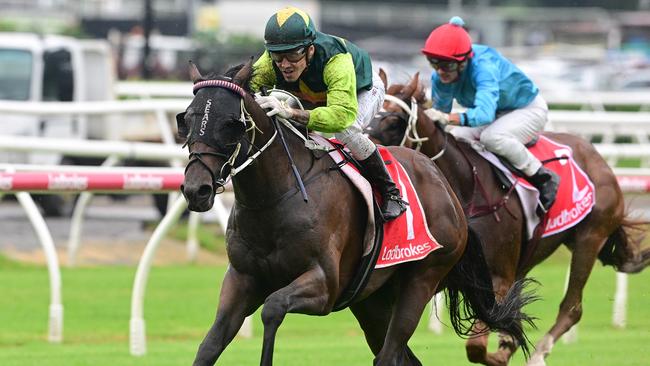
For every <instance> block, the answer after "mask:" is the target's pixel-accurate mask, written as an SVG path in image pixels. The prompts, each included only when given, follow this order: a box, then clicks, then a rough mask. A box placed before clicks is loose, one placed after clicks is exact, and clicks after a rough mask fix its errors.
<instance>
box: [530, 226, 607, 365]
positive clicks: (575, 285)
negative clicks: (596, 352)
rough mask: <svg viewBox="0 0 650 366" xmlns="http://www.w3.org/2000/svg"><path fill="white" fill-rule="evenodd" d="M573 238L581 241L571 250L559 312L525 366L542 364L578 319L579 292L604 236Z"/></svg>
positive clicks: (581, 290)
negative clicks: (566, 280) (567, 278)
mask: <svg viewBox="0 0 650 366" xmlns="http://www.w3.org/2000/svg"><path fill="white" fill-rule="evenodd" d="M592 226H593V225H592ZM593 230H597V229H593ZM576 238H581V239H579V240H576V243H575V247H574V249H573V255H572V257H571V267H570V275H569V284H568V287H567V291H566V294H565V295H564V299H562V302H561V303H560V312H559V313H558V316H557V319H556V320H555V324H553V326H552V327H551V329H550V330H549V331H548V332H547V333H546V334H545V335H544V337H543V338H542V339H541V340H540V341H539V342H538V343H537V345H536V346H535V352H534V353H533V355H532V356H531V357H530V359H529V361H528V363H527V365H528V366H544V365H546V363H545V361H544V359H545V358H546V357H547V356H548V355H549V354H550V353H551V349H552V348H553V345H554V344H555V342H556V341H557V340H558V339H559V338H560V337H561V336H562V335H563V334H564V333H566V332H567V331H568V330H569V329H571V327H572V326H574V325H575V324H577V323H578V322H579V321H580V318H581V317H582V295H583V290H584V288H585V284H586V283H587V279H588V278H589V275H590V274H591V270H592V269H593V266H594V263H595V262H596V259H597V256H598V252H599V251H600V249H601V248H602V247H603V245H604V244H605V240H606V238H607V235H603V234H602V233H600V232H593V231H592V232H590V233H588V234H587V235H584V236H583V235H580V233H578V234H577V235H576Z"/></svg>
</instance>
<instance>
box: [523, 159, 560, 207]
mask: <svg viewBox="0 0 650 366" xmlns="http://www.w3.org/2000/svg"><path fill="white" fill-rule="evenodd" d="M528 181H529V182H530V183H532V184H533V185H534V186H535V188H537V190H539V201H540V202H541V204H542V207H543V208H544V211H546V212H548V209H549V208H551V206H552V205H553V202H555V196H556V195H557V188H558V187H559V185H560V176H559V175H557V174H556V173H555V172H554V171H552V170H550V169H546V168H545V167H544V166H542V167H540V168H539V170H538V171H537V172H536V173H535V174H534V175H533V176H530V177H528Z"/></svg>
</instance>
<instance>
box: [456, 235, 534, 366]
mask: <svg viewBox="0 0 650 366" xmlns="http://www.w3.org/2000/svg"><path fill="white" fill-rule="evenodd" d="M530 282H534V280H532V279H528V278H524V279H521V280H518V281H516V282H515V283H514V284H513V285H512V287H511V288H510V290H508V293H507V294H506V296H505V297H504V298H503V299H502V300H501V301H500V302H497V300H496V297H495V294H494V289H493V287H492V279H491V276H490V271H489V269H488V266H487V262H486V261H485V256H484V255H483V249H482V247H481V244H480V238H479V237H478V235H477V234H476V233H474V231H473V230H471V229H470V230H469V236H468V243H467V249H465V253H463V256H462V257H461V259H460V261H459V262H458V263H456V265H455V266H454V267H453V268H452V270H451V271H450V272H449V274H448V276H447V282H446V284H447V306H448V307H449V314H450V322H451V325H452V327H453V328H454V331H455V332H456V334H458V335H459V336H461V337H467V336H469V335H470V334H474V332H475V331H476V329H472V324H473V323H474V322H475V321H476V320H480V321H481V322H483V323H484V324H485V326H486V327H485V329H484V330H483V331H485V332H488V331H501V332H503V333H507V334H509V335H511V336H512V337H513V338H514V339H515V340H516V341H517V342H518V343H519V345H520V346H521V349H522V352H523V353H524V355H525V356H526V357H528V355H529V354H530V351H529V345H530V341H529V340H528V337H527V336H526V334H525V332H524V328H523V325H524V323H525V324H528V325H530V326H531V327H535V325H534V324H533V320H534V318H532V317H530V316H528V315H527V314H525V313H523V312H522V308H523V307H524V306H526V305H528V304H529V303H531V302H533V301H535V300H537V299H538V297H537V296H536V295H534V294H533V293H532V292H529V291H527V292H524V288H525V287H526V286H527V285H528V284H529V283H530ZM461 294H462V297H461Z"/></svg>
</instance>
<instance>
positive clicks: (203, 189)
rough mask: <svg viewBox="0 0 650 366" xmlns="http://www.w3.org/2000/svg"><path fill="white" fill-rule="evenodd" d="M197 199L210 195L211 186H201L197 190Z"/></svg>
mask: <svg viewBox="0 0 650 366" xmlns="http://www.w3.org/2000/svg"><path fill="white" fill-rule="evenodd" d="M198 194H199V197H203V196H209V195H211V194H212V186H211V185H208V184H203V185H202V186H201V188H199V192H198Z"/></svg>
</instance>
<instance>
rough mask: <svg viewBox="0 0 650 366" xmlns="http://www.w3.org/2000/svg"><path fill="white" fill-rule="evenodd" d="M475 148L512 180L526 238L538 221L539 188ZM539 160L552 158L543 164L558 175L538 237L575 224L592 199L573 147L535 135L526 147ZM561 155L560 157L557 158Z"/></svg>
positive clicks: (474, 145)
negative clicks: (521, 206)
mask: <svg viewBox="0 0 650 366" xmlns="http://www.w3.org/2000/svg"><path fill="white" fill-rule="evenodd" d="M472 146H473V147H475V150H476V151H477V152H478V153H479V154H480V155H481V156H483V157H484V158H485V159H486V160H488V161H489V162H490V163H492V164H493V165H494V166H496V167H497V168H499V170H501V171H502V172H503V173H504V174H505V175H506V177H507V178H508V179H509V180H510V182H511V183H513V184H515V191H516V192H517V194H518V195H519V198H520V200H521V203H522V205H523V210H524V213H525V215H526V220H527V225H526V227H527V230H528V239H531V238H532V236H533V233H534V230H535V227H537V225H538V224H539V223H540V218H539V216H538V215H537V214H536V208H537V205H538V204H539V192H538V191H537V189H536V188H535V187H533V186H532V185H531V184H530V183H528V182H527V181H526V180H525V179H524V178H522V177H516V176H515V175H514V174H513V173H512V172H511V171H510V170H509V169H508V168H506V167H505V166H504V165H503V164H502V163H501V161H500V160H499V159H498V158H497V157H496V156H495V155H494V154H492V153H491V152H489V151H487V150H485V149H476V146H477V145H476V144H474V143H472ZM528 150H530V152H531V153H533V155H535V157H537V158H538V159H539V160H540V161H545V160H549V159H552V160H551V161H549V162H547V163H546V164H544V166H545V167H546V168H548V169H550V170H552V171H554V172H555V173H557V174H558V175H559V176H560V186H559V188H558V192H557V197H556V199H555V203H554V204H553V206H551V208H550V209H549V211H548V212H547V213H546V217H545V219H544V223H543V231H542V237H546V236H549V235H553V234H557V233H560V232H562V231H564V230H567V229H569V228H571V227H573V226H575V225H577V224H578V223H579V222H580V221H582V219H584V218H585V216H587V214H589V212H591V210H592V208H593V207H594V205H595V203H596V196H595V193H596V192H595V189H594V185H593V183H592V182H591V180H590V179H589V177H588V176H587V174H585V172H584V171H583V170H582V169H581V168H580V167H579V166H578V164H577V163H576V162H575V160H574V159H573V150H572V149H571V147H570V146H567V145H562V144H559V143H557V142H555V141H553V140H551V139H549V138H548V137H545V136H541V135H540V136H539V139H538V140H537V143H535V144H534V145H533V146H530V147H528ZM557 158H562V159H557Z"/></svg>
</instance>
